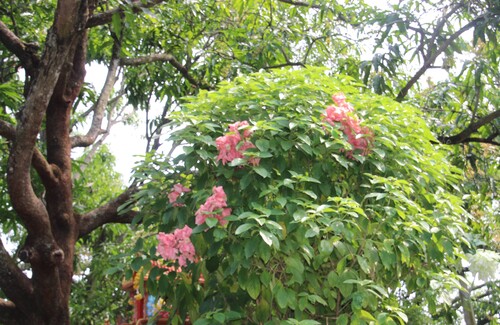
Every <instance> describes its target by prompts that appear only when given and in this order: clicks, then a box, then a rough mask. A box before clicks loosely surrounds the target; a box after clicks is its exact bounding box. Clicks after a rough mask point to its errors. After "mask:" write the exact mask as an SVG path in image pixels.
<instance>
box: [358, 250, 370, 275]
mask: <svg viewBox="0 0 500 325" xmlns="http://www.w3.org/2000/svg"><path fill="white" fill-rule="evenodd" d="M356 259H357V261H358V264H359V266H360V267H361V270H363V272H365V273H366V274H370V265H369V264H368V262H367V260H366V258H364V257H363V256H359V255H356Z"/></svg>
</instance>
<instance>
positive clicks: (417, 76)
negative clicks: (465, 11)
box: [396, 15, 485, 102]
mask: <svg viewBox="0 0 500 325" xmlns="http://www.w3.org/2000/svg"><path fill="white" fill-rule="evenodd" d="M483 20H485V15H481V16H479V17H477V18H476V19H474V20H473V21H471V22H469V23H468V24H466V25H465V26H463V27H462V28H460V29H459V30H458V31H456V32H455V33H453V34H452V35H450V37H449V38H448V39H446V41H444V42H443V43H442V44H441V46H440V47H439V48H438V49H437V50H436V51H435V52H434V53H432V55H430V56H429V58H428V59H427V60H425V62H424V64H423V65H422V67H421V68H420V69H419V70H418V71H417V72H416V73H415V75H414V76H413V77H412V78H411V79H410V80H409V81H408V82H407V83H406V85H405V86H404V87H403V88H402V89H401V90H400V91H399V93H398V95H397V97H396V100H397V101H398V102H401V101H403V100H404V99H405V97H406V95H408V91H409V90H410V89H411V87H413V85H415V83H417V81H418V80H419V79H420V77H421V76H422V75H423V74H424V73H425V72H426V71H427V70H428V69H429V68H430V67H431V66H432V65H433V64H434V62H435V61H436V59H437V58H438V56H440V55H441V54H442V53H443V52H444V51H445V50H446V49H447V48H448V46H450V45H451V43H453V42H454V41H455V40H456V39H457V38H458V37H459V36H460V35H462V34H463V33H464V32H466V31H467V30H469V29H471V28H472V27H474V26H476V25H477V24H479V22H481V21H483Z"/></svg>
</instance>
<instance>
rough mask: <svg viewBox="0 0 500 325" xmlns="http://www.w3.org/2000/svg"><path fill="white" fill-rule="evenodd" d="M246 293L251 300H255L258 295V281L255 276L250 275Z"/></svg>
mask: <svg viewBox="0 0 500 325" xmlns="http://www.w3.org/2000/svg"><path fill="white" fill-rule="evenodd" d="M246 289H247V292H248V294H249V295H250V297H251V298H252V299H257V298H258V297H259V294H260V280H259V277H258V276H257V275H256V274H251V275H250V277H249V279H248V283H247V288H246Z"/></svg>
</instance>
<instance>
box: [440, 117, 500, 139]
mask: <svg viewBox="0 0 500 325" xmlns="http://www.w3.org/2000/svg"><path fill="white" fill-rule="evenodd" d="M499 117H500V110H497V111H494V112H492V113H490V114H488V115H486V116H483V117H482V118H480V119H478V120H477V121H476V122H473V123H471V124H469V126H468V127H467V128H466V129H465V130H463V131H462V132H460V133H458V134H456V135H453V136H450V137H445V136H441V137H438V140H439V141H440V142H441V143H444V144H459V143H465V142H484V143H491V144H497V145H498V142H495V141H494V138H487V139H482V141H480V140H481V139H478V138H471V137H470V136H471V135H472V134H473V133H474V132H476V131H477V130H478V129H479V128H480V127H482V126H484V125H486V124H488V123H490V122H492V121H493V120H495V119H497V118H499Z"/></svg>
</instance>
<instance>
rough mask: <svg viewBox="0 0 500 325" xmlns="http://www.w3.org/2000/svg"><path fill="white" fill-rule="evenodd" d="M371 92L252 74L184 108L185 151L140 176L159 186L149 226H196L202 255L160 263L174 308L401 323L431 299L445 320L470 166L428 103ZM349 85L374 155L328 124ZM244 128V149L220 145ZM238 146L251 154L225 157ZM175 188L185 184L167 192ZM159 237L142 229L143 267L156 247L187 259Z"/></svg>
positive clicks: (208, 314) (325, 76) (144, 205)
mask: <svg viewBox="0 0 500 325" xmlns="http://www.w3.org/2000/svg"><path fill="white" fill-rule="evenodd" d="M360 89H363V86H362V85H360V84H359V83H356V82H355V81H354V80H353V79H352V78H349V77H346V76H341V75H331V74H330V73H328V72H327V71H325V70H323V69H317V68H307V69H300V70H281V71H274V72H272V73H260V74H253V75H250V76H247V77H238V78H236V80H235V81H234V82H231V83H226V84H223V85H221V88H220V89H219V90H218V91H216V92H202V93H201V94H200V95H199V96H197V97H195V98H190V99H189V100H188V102H187V103H185V104H184V105H182V108H181V110H180V111H179V112H176V113H173V114H172V118H173V119H174V122H173V129H174V130H173V132H172V136H171V137H170V140H171V141H173V142H174V143H175V144H176V145H178V146H179V148H182V153H179V154H178V155H176V156H175V157H174V158H173V159H167V158H165V157H161V156H155V157H151V159H150V160H149V161H147V163H146V164H145V165H143V166H141V167H140V168H139V169H138V170H137V172H136V176H137V177H139V178H140V179H141V180H142V181H143V182H144V183H145V185H144V188H143V189H142V190H141V191H139V192H138V193H137V196H136V198H137V200H138V202H139V210H140V213H139V215H138V217H137V219H136V220H135V221H136V222H139V221H140V222H141V223H142V224H143V225H144V226H145V227H146V228H147V229H148V230H149V232H150V233H151V234H154V233H155V232H156V231H159V232H164V233H170V232H173V231H174V229H177V228H178V229H180V228H184V227H186V226H188V227H190V228H193V230H192V234H191V236H190V238H191V241H192V243H193V245H194V247H195V251H196V256H197V259H193V258H191V259H190V260H195V261H194V263H188V266H187V267H183V268H182V272H180V273H177V274H175V272H170V273H167V274H165V273H163V272H162V269H161V268H158V267H154V268H152V270H151V271H150V278H151V277H153V279H157V278H158V279H159V280H158V281H148V289H149V290H150V292H151V293H152V294H154V295H159V296H162V297H167V298H168V300H167V301H168V306H167V307H166V308H171V309H172V310H170V312H172V311H174V312H179V313H180V315H182V316H185V315H186V313H187V314H189V315H190V317H191V318H192V319H199V320H197V322H196V324H215V323H221V324H222V323H225V322H227V321H229V320H233V321H235V322H236V323H238V322H237V321H236V320H239V323H242V322H243V323H245V322H248V321H249V322H252V323H261V322H267V321H271V320H280V319H281V320H285V319H289V318H291V319H292V318H293V319H296V320H305V319H311V320H317V321H319V322H320V323H325V322H326V321H328V320H329V321H333V322H335V323H336V324H347V323H348V322H353V323H357V324H363V323H368V322H370V321H375V320H377V321H378V322H379V323H381V324H395V323H397V322H406V321H408V315H406V314H405V312H404V311H405V310H406V308H407V307H408V306H409V305H410V304H412V303H413V302H415V301H418V304H419V306H420V312H421V313H423V314H428V315H430V316H431V315H434V314H436V311H437V310H438V308H437V305H439V304H440V298H439V294H440V290H443V291H446V290H451V289H452V288H458V287H459V277H458V273H457V267H458V266H459V264H460V263H459V261H460V256H461V254H462V253H463V248H466V249H468V244H467V240H466V239H465V231H466V226H465V223H464V222H465V221H466V219H467V218H468V217H467V213H466V212H465V211H464V210H463V209H462V208H461V200H460V199H459V198H458V197H456V196H455V195H453V192H454V190H455V189H456V188H455V186H456V184H457V182H458V181H459V177H458V174H457V170H455V169H453V168H450V165H449V163H448V162H447V160H446V158H445V157H446V152H445V151H442V150H441V149H440V148H439V147H436V146H435V145H434V144H432V142H435V139H434V137H433V136H432V134H431V133H430V131H429V130H428V129H427V127H426V126H425V123H424V121H423V120H422V119H421V118H420V117H419V113H418V112H417V111H416V110H415V108H413V107H411V106H408V105H402V104H399V103H397V102H395V101H393V100H391V99H387V98H385V97H381V96H376V95H373V94H371V93H365V92H360ZM339 93H343V94H345V97H346V98H347V105H349V106H351V107H353V108H354V111H353V112H349V113H348V114H347V115H346V118H347V116H349V118H352V119H356V120H357V121H361V125H362V126H363V127H365V128H368V129H370V130H371V135H370V137H371V139H370V146H369V148H368V150H358V149H356V148H355V147H354V146H353V145H352V144H351V143H350V142H349V141H350V140H351V138H350V137H349V136H348V135H347V134H346V132H345V125H344V124H343V123H340V122H339V123H338V124H334V125H333V126H332V125H331V123H330V122H329V121H328V120H327V117H328V116H327V115H326V109H327V106H330V108H331V107H338V106H340V105H339V103H336V104H334V103H332V94H337V96H335V97H337V98H338V97H339V95H338V94H339ZM340 103H345V102H340ZM356 116H357V117H356ZM240 121H247V123H239V124H236V125H235V122H240ZM228 125H233V126H232V127H230V130H229V131H230V132H229V133H228ZM235 126H236V128H235ZM237 126H239V127H237ZM231 128H232V130H231ZM234 135H239V139H240V141H241V143H239V144H237V145H236V146H235V147H233V148H230V146H229V145H227V146H228V147H224V146H221V145H220V143H221V140H223V139H224V137H227V136H234ZM360 136H361V137H363V136H365V137H366V135H365V134H361V135H360ZM245 143H251V145H245V148H244V149H242V146H243V145H244V144H245ZM226 149H236V150H240V152H241V156H240V157H238V156H237V155H235V156H234V157H231V158H228V159H229V160H227V161H225V160H223V159H221V151H223V150H226ZM222 156H224V155H222ZM224 157H226V156H224ZM256 159H258V160H256ZM176 184H182V185H183V186H184V187H185V189H184V191H183V192H182V193H180V192H178V193H179V195H176V196H175V198H174V199H173V200H172V199H169V197H168V196H167V194H168V193H170V192H172V191H174V192H175V190H174V186H176ZM195 215H196V218H195ZM199 216H203V217H202V218H199ZM158 238H159V241H160V247H159V249H158V250H157V249H156V248H155V246H156V245H157V244H158V242H157V240H156V237H153V236H151V237H149V238H147V237H146V238H144V249H143V250H140V251H138V253H140V255H139V256H138V257H137V258H136V259H135V260H134V262H133V264H132V265H133V268H134V270H135V271H138V270H139V268H140V267H144V268H145V269H146V270H149V269H151V264H150V263H149V260H150V259H153V260H156V259H157V258H158V256H157V255H156V252H157V251H159V252H160V254H161V255H162V256H163V257H167V258H168V259H167V260H164V262H163V263H164V264H163V265H164V266H174V267H177V266H179V265H180V266H185V265H186V262H185V259H181V257H183V254H184V252H183V251H182V250H181V249H179V252H178V253H179V255H178V256H179V257H178V258H179V260H177V258H176V257H175V254H174V255H165V254H164V253H163V252H162V249H160V248H161V245H162V241H163V238H162V237H161V236H159V237H158ZM163 249H164V248H163ZM188 262H189V261H188ZM153 275H154V276H153ZM201 275H203V277H204V285H202V286H200V284H199V282H198V281H197V279H198V278H199V277H200V276H201ZM415 295H416V296H415ZM409 296H411V297H412V298H410V299H409V300H407V299H408V298H405V297H409ZM413 297H414V298H413ZM174 314H175V313H174ZM202 319H203V321H202ZM174 323H175V322H174ZM271 323H272V322H271Z"/></svg>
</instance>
